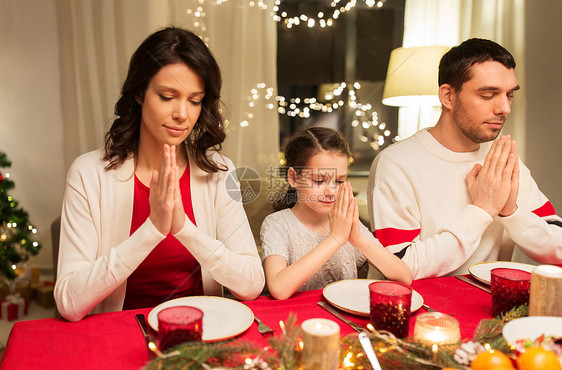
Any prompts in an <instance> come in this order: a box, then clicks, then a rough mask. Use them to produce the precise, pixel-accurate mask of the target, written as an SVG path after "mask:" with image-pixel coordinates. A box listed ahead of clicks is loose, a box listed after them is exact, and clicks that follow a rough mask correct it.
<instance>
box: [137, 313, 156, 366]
mask: <svg viewBox="0 0 562 370" xmlns="http://www.w3.org/2000/svg"><path fill="white" fill-rule="evenodd" d="M135 318H136V319H137V322H138V323H139V326H140V328H141V331H142V335H143V336H144V343H145V344H146V350H147V351H148V357H150V358H151V359H153V358H155V357H156V353H154V351H153V350H151V349H150V346H149V344H150V342H152V343H153V344H155V345H156V338H154V336H152V335H150V334H149V333H148V326H147V325H146V319H145V318H144V315H143V314H142V313H139V314H138V315H136V316H135ZM156 348H158V347H156Z"/></svg>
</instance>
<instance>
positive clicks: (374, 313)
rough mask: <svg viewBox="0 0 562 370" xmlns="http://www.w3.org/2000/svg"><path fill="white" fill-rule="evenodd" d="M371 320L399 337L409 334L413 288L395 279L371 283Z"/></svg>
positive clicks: (376, 327) (380, 328) (380, 327)
mask: <svg viewBox="0 0 562 370" xmlns="http://www.w3.org/2000/svg"><path fill="white" fill-rule="evenodd" d="M369 293H370V300H371V305H370V321H371V324H373V326H374V327H375V329H377V330H386V331H389V332H391V333H392V334H394V335H395V336H396V337H398V338H404V337H406V336H408V330H409V327H410V315H411V311H410V306H411V304H412V288H411V287H409V286H407V285H405V284H402V283H399V282H395V281H375V282H374V283H371V284H369Z"/></svg>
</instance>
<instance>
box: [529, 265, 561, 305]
mask: <svg viewBox="0 0 562 370" xmlns="http://www.w3.org/2000/svg"><path fill="white" fill-rule="evenodd" d="M560 302H562V268H560V267H558V266H553V265H540V266H537V267H535V268H533V271H532V272H531V287H530V289H529V316H562V305H561V304H560Z"/></svg>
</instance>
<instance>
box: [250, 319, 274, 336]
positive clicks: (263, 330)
mask: <svg viewBox="0 0 562 370" xmlns="http://www.w3.org/2000/svg"><path fill="white" fill-rule="evenodd" d="M254 320H256V322H257V323H258V332H259V333H260V334H262V335H266V334H272V333H273V332H274V331H275V330H274V329H271V328H270V327H269V326H267V325H265V324H264V323H263V321H261V320H260V319H258V318H257V316H254Z"/></svg>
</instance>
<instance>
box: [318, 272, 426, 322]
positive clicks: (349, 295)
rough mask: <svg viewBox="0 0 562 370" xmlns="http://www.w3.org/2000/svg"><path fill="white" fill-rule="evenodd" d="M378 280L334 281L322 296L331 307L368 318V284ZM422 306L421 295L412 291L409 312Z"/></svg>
mask: <svg viewBox="0 0 562 370" xmlns="http://www.w3.org/2000/svg"><path fill="white" fill-rule="evenodd" d="M375 281H379V280H370V279H349V280H340V281H336V282H334V283H332V284H330V285H328V286H326V287H325V288H324V290H323V291H322V294H323V295H324V298H326V300H327V301H328V302H330V304H331V305H333V306H335V307H337V308H339V309H340V310H342V311H345V312H348V313H352V314H354V315H358V316H365V317H366V316H369V311H370V307H369V284H371V283H372V282H375ZM422 304H423V298H422V296H421V294H419V293H418V292H416V291H415V290H413V289H412V305H411V306H410V310H411V311H412V312H414V311H417V310H418V309H419V308H420V307H421V306H422Z"/></svg>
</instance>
